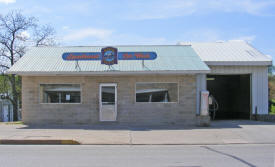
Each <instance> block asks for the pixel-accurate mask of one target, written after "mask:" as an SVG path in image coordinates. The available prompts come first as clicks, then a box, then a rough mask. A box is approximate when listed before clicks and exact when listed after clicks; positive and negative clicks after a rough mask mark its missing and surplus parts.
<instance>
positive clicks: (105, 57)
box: [101, 47, 117, 65]
mask: <svg viewBox="0 0 275 167" xmlns="http://www.w3.org/2000/svg"><path fill="white" fill-rule="evenodd" d="M101 64H106V65H113V64H117V48H113V47H106V48H102V49H101Z"/></svg>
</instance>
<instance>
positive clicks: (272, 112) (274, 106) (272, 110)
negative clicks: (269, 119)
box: [269, 99, 275, 114]
mask: <svg viewBox="0 0 275 167" xmlns="http://www.w3.org/2000/svg"><path fill="white" fill-rule="evenodd" d="M272 102H274V103H275V99H272ZM269 114H275V105H272V106H271V112H270V113H269Z"/></svg>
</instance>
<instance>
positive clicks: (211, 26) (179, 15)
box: [0, 0, 275, 58]
mask: <svg viewBox="0 0 275 167" xmlns="http://www.w3.org/2000/svg"><path fill="white" fill-rule="evenodd" d="M14 9H16V10H18V9H19V10H21V12H22V13H23V14H25V15H26V16H35V17H37V18H38V19H39V21H40V23H41V24H50V25H51V26H53V27H54V28H55V30H56V38H57V40H58V42H59V43H60V45H66V46H67V45H74V46H80V45H81V46H82V45H102V46H107V45H108V46H109V45H130V44H164V45H165V44H177V43H178V42H181V41H184V42H215V41H228V40H245V41H247V42H249V43H250V44H252V45H253V46H254V47H255V48H257V49H258V50H260V51H261V52H262V53H264V54H267V55H271V56H272V57H273V58H275V0H39V1H37V0H0V14H2V15H5V14H6V13H8V12H9V11H11V10H14Z"/></svg>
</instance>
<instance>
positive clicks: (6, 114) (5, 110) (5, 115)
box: [3, 105, 9, 122]
mask: <svg viewBox="0 0 275 167" xmlns="http://www.w3.org/2000/svg"><path fill="white" fill-rule="evenodd" d="M3 122H9V106H8V105H3Z"/></svg>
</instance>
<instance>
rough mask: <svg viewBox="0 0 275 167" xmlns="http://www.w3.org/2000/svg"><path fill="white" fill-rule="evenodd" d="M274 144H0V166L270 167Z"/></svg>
mask: <svg viewBox="0 0 275 167" xmlns="http://www.w3.org/2000/svg"><path fill="white" fill-rule="evenodd" d="M274 151H275V145H265V144H261V145H204V146H182V145H164V146H163V145H162V146H156V145H155V146H152V145H151V146H150V145H142V146H121V145H116V146H115V145H105V146H92V145H78V146H68V145H67V146H64V145H63V146H60V145H25V146H22V145H0V166H1V167H17V166H20V167H41V166H43V167H44V166H47V167H48V166H51V167H72V166H74V167H86V166H87V167H107V166H118V167H123V166H127V167H146V166H148V167H199V166H209V167H215V166H217V167H221V166H222V167H227V166H228V167H234V166H237V167H242V166H245V167H247V166H250V167H252V166H263V167H269V166H270V167H271V166H272V167H273V166H274V158H275V152H274Z"/></svg>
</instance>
